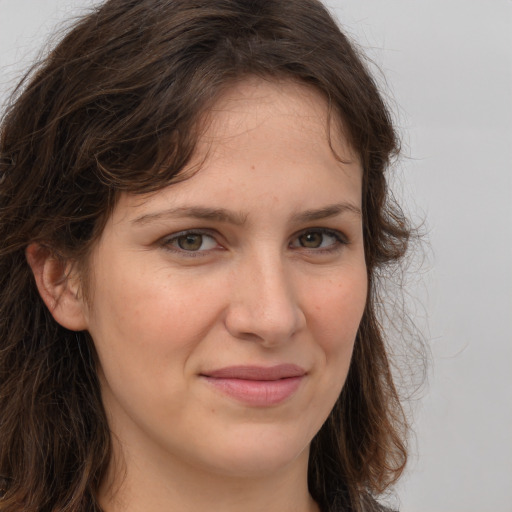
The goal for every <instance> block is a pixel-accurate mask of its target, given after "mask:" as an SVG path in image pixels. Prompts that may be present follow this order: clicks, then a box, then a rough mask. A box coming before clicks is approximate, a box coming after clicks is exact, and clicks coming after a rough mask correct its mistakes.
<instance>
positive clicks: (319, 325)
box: [309, 268, 367, 354]
mask: <svg viewBox="0 0 512 512" xmlns="http://www.w3.org/2000/svg"><path fill="white" fill-rule="evenodd" d="M366 294H367V277H366V269H365V268H355V269H353V271H352V272H346V273H344V276H343V277H340V278H338V279H335V278H332V279H329V281H328V282H327V283H324V285H323V286H320V287H317V288H316V290H315V293H313V294H311V295H310V300H311V307H310V308H309V309H310V310H311V311H313V313H312V314H311V315H310V319H309V320H310V322H309V323H310V326H311V329H312V330H313V331H314V332H316V333H317V336H316V338H317V340H319V342H320V343H321V344H322V348H323V349H324V351H325V352H326V353H328V354H331V353H332V354H335V353H339V352H343V353H344V354H345V353H346V352H347V351H349V353H350V352H351V350H352V346H353V343H354V340H355V337H356V334H357V330H358V328H359V324H360V322H361V318H362V315H363V312H364V308H365V304H366Z"/></svg>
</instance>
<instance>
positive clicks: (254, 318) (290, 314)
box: [29, 79, 367, 512]
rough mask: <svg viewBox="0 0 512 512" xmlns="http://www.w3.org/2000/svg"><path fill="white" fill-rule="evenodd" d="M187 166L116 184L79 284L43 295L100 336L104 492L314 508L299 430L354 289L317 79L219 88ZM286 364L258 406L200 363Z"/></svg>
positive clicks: (357, 272)
mask: <svg viewBox="0 0 512 512" xmlns="http://www.w3.org/2000/svg"><path fill="white" fill-rule="evenodd" d="M328 129H329V130H330V132H331V138H332V141H333V147H334V150H335V152H336V154H337V155H339V156H340V157H341V159H342V161H343V163H341V162H340V161H339V160H338V159H337V158H336V157H335V155H334V153H333V151H332V149H331V148H330V146H329V142H328ZM190 166H191V168H195V167H198V166H199V167H200V168H199V170H198V171H197V172H196V173H195V174H193V176H192V177H191V178H189V179H187V180H185V181H183V182H181V183H176V184H173V185H170V186H169V187H167V188H165V189H162V190H160V191H158V192H156V193H154V194H151V195H146V196H143V197H141V196H133V195H126V194H125V195H122V196H121V198H120V200H119V202H118V204H117V206H116V208H115V210H114V212H113V214H112V216H111V218H110V220H109V221H108V223H107V225H106V227H105V230H104V232H103V234H102V236H101V237H100V239H99V241H98V243H97V245H96V246H95V248H94V250H93V253H92V255H91V260H90V269H91V272H90V283H89V284H90V289H91V296H90V297H89V300H88V301H87V302H85V301H83V300H82V299H80V294H79V293H74V295H73V294H72V293H69V294H68V298H67V299H66V294H62V290H60V292H61V296H62V295H64V298H63V299H62V301H63V302H62V303H61V304H60V306H58V305H57V303H58V301H55V302H54V303H53V309H52V307H51V308H50V309H52V311H54V315H55V316H56V318H57V319H58V320H60V321H61V323H63V324H67V325H68V326H70V327H71V328H85V329H87V330H88V331H89V332H90V334H91V335H92V338H93V340H94V343H95V346H96V349H97V352H98V356H99V362H100V367H99V376H100V382H101V386H102V395H103V400H104V404H105V408H106V411H107V416H108V419H109V423H110V426H111V430H112V433H113V440H114V459H113V460H112V463H111V465H110V470H109V477H108V479H107V480H106V481H105V484H104V486H103V487H102V489H101V502H102V506H103V507H104V509H105V510H106V511H107V512H117V511H121V510H123V511H128V512H135V511H147V510H151V511H164V510H165V511H168V510H171V511H204V510H209V509H211V504H212V503H215V504H216V507H215V508H216V509H218V510H223V511H231V510H237V511H239V510H244V511H253V510H254V511H256V510H257V511H261V510H266V511H274V510H275V511H280V512H282V511H294V512H295V511H297V512H300V511H312V510H317V506H316V504H315V503H314V502H313V500H312V499H311V497H310V496H309V493H308V490H307V463H308V455H309V445H310V442H311V440H312V438H313V437H314V435H315V434H316V433H317V432H318V430H319V429H320V427H321V425H322V423H323V422H324V421H325V419H326V418H327V416H328V414H329V412H330V411H331V409H332V407H333V405H334V403H335V401H336V399H337V397H338V395H339V393H340V390H341V389H342V387H343V384H344V382H345V379H346V376H347V372H348V368H349V364H350V358H351V354H352V349H353V344H354V340H355V337H356V333H357V329H358V326H359V322H360V320H361V316H362V314H363V310H364V306H365V301H366V293H367V276H366V266H365V259H364V249H363V235H362V219H361V215H360V208H361V180H362V170H361V166H360V163H359V161H358V159H357V157H356V156H355V155H354V154H353V152H352V151H351V149H350V147H349V146H348V144H347V142H346V140H345V138H344V137H343V135H342V133H341V130H340V129H339V128H338V127H337V126H335V125H334V124H333V125H332V126H330V127H329V126H328V121H327V104H326V101H325V100H324V98H323V97H322V96H321V95H320V94H319V93H317V92H316V91H315V90H313V89H311V88H309V87H307V86H304V85H299V84H296V83H292V82H286V81H284V82H269V81H263V80H259V79H251V80H246V81H244V82H242V83H240V84H237V85H236V86H234V87H233V88H231V89H230V90H229V91H228V92H227V93H225V94H224V95H223V96H222V97H221V98H220V99H219V100H218V101H217V103H216V104H215V106H214V108H213V109H212V111H211V112H210V113H209V115H208V123H207V125H206V129H205V131H204V133H203V135H202V137H201V140H200V143H199V145H198V147H197V151H196V156H195V159H194V161H193V162H191V164H190ZM184 231H185V232H186V235H187V236H185V235H184V233H183V232H184ZM29 253H30V251H29ZM35 260H36V258H35V257H34V258H33V261H35ZM29 261H30V255H29ZM36 267H37V265H35V264H34V265H33V268H36ZM45 272H46V274H47V275H48V276H50V277H49V278H48V279H47V281H49V280H50V278H51V276H52V275H53V274H58V272H55V271H53V274H52V271H51V270H46V271H42V272H41V275H43V274H44V273H45ZM35 273H36V274H37V272H35ZM72 277H73V276H72V275H71V277H70V279H69V281H68V286H69V287H70V288H72V287H73V286H77V285H76V282H77V280H76V279H75V280H73V279H72ZM36 280H37V278H36ZM39 281H41V280H39ZM39 281H38V284H39ZM43 281H44V280H43ZM55 281H57V280H55ZM59 286H61V285H59ZM41 288H44V287H41V286H40V290H41ZM46 289H51V286H50V285H48V286H47V287H46ZM42 294H43V296H44V293H42ZM47 302H51V301H47ZM66 308H67V309H66ZM283 363H284V364H294V365H297V366H299V367H300V368H303V369H304V376H303V377H301V379H300V384H299V386H298V388H297V389H296V390H295V391H294V392H293V393H292V394H291V395H290V396H288V397H287V398H285V399H284V400H283V401H280V402H279V403H277V404H269V405H268V406H261V405H257V406H255V405H251V404H247V403H244V402H243V401H240V400H238V399H237V398H233V397H232V396H229V395H226V394H225V393H223V392H222V391H220V390H219V389H218V388H217V387H215V386H212V385H211V383H210V382H208V380H206V379H205V378H204V375H205V374H208V372H211V371H212V370H215V369H219V368H224V367H229V366H233V365H256V366H259V367H265V368H266V367H270V366H273V365H277V364H283Z"/></svg>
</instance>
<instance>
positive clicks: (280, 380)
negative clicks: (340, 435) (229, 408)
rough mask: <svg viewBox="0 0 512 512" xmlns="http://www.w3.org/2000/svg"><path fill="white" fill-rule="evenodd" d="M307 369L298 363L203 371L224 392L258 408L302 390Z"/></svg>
mask: <svg viewBox="0 0 512 512" xmlns="http://www.w3.org/2000/svg"><path fill="white" fill-rule="evenodd" d="M306 375H307V372H306V370H304V369H303V368H301V367H300V366H297V365H294V364H280V365H276V366H271V367H262V366H230V367H226V368H220V369H216V370H212V371H208V372H206V373H203V374H201V377H202V378H203V379H204V380H205V381H206V382H207V383H208V384H209V385H211V386H212V387H213V388H214V389H216V390H217V391H220V392H221V393H222V394H224V395H227V396H228V397H230V398H232V399H235V400H236V401H238V402H242V403H244V404H247V405H251V406H256V407H268V406H272V405H278V404H280V403H282V402H284V401H286V400H287V399H289V398H291V396H292V395H294V394H295V392H296V391H297V390H298V388H299V386H300V384H301V383H302V381H303V380H304V378H305V377H306Z"/></svg>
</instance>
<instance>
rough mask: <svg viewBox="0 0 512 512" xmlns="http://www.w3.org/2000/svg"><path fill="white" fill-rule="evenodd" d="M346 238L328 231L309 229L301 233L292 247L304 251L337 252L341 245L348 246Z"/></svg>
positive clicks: (292, 243) (335, 232)
mask: <svg viewBox="0 0 512 512" xmlns="http://www.w3.org/2000/svg"><path fill="white" fill-rule="evenodd" d="M346 243H347V241H346V240H345V238H344V236H343V235H342V234H341V233H339V232H337V231H333V230H328V229H321V228H318V229H316V228H315V229H308V230H307V231H303V232H302V233H300V234H299V235H298V236H297V237H296V238H295V239H294V240H293V241H292V242H291V244H290V246H291V247H298V248H304V249H320V250H327V251H329V250H336V249H338V248H339V245H340V244H346Z"/></svg>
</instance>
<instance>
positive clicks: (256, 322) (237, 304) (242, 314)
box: [225, 256, 306, 347]
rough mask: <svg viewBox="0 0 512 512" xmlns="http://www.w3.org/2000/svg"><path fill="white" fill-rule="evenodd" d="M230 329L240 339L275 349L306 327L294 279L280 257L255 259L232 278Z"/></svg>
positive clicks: (228, 324)
mask: <svg viewBox="0 0 512 512" xmlns="http://www.w3.org/2000/svg"><path fill="white" fill-rule="evenodd" d="M231 278H232V281H231V287H232V288H231V292H232V293H231V300H230V303H229V307H228V311H227V314H226V318H225V323H226V328H227V330H228V331H229V332H230V334H231V335H232V336H234V337H236V338H239V339H244V340H253V341H258V342H260V343H261V344H262V345H264V346H268V347H272V346H275V345H279V344H281V343H283V342H286V341H287V340H289V339H291V338H292V337H293V336H294V334H296V333H297V332H298V331H300V330H301V329H302V328H303V327H304V326H305V324H306V317H305V315H304V311H303V309H302V308H301V305H300V303H299V301H298V298H297V294H296V291H295V289H294V288H295V287H294V284H295V283H294V282H293V277H292V276H291V273H290V272H288V271H287V268H286V265H285V262H283V261H281V258H279V257H270V256H267V257H259V258H258V257H254V258H251V260H250V261H246V262H244V263H243V264H241V265H240V266H239V267H238V268H237V269H236V271H235V272H234V273H233V275H232V276H231Z"/></svg>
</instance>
